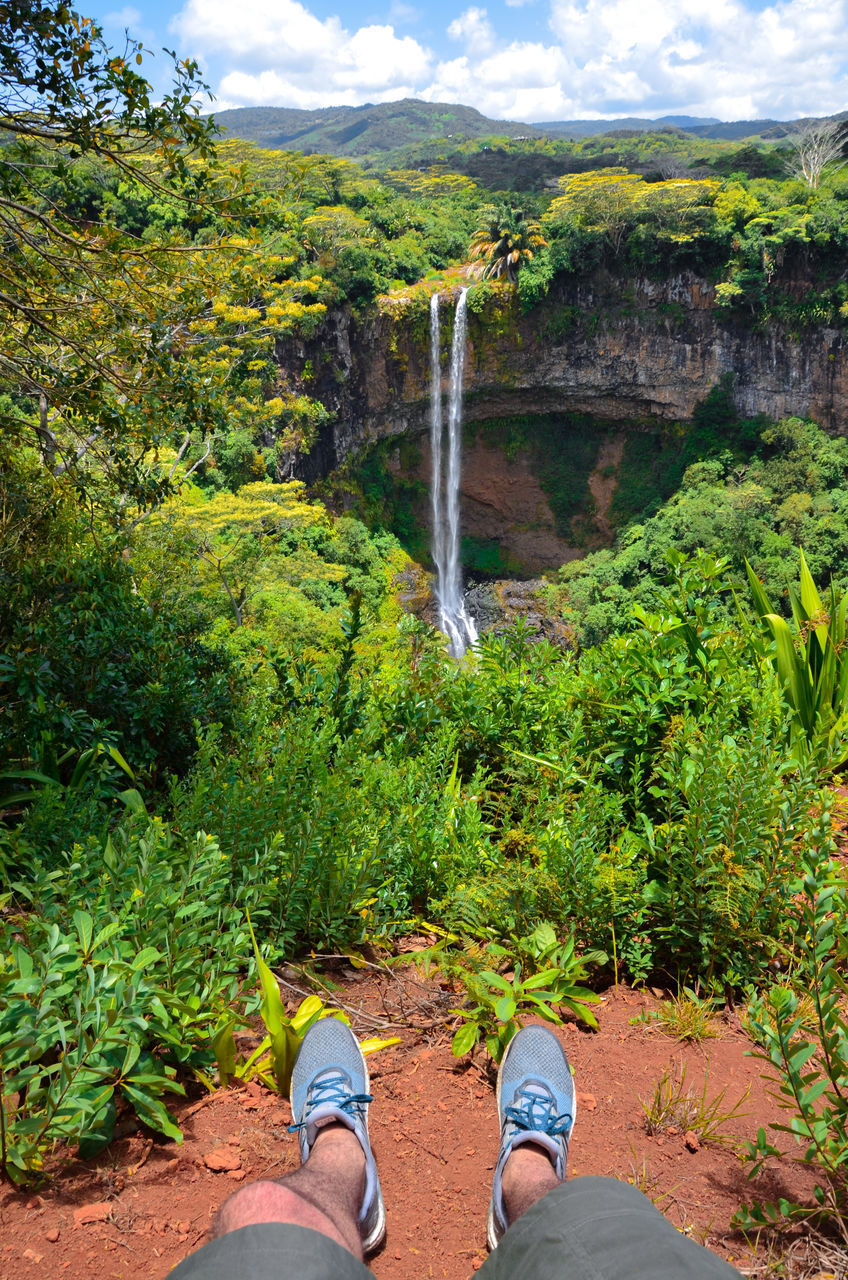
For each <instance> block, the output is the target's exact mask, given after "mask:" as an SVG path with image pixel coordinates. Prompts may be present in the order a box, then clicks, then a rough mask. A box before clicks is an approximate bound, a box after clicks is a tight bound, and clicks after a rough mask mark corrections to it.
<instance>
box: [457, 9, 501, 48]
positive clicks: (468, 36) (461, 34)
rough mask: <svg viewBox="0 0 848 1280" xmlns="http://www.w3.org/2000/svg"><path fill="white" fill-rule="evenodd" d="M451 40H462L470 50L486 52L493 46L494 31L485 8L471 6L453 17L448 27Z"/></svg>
mask: <svg viewBox="0 0 848 1280" xmlns="http://www.w3.org/2000/svg"><path fill="white" fill-rule="evenodd" d="M448 35H449V36H450V38H451V40H462V41H464V43H465V46H466V48H467V49H469V50H471V51H472V52H477V53H486V52H487V51H488V50H489V49H491V48H493V47H494V44H495V32H494V29H493V27H492V24H491V22H489V18H488V15H487V13H486V10H485V9H478V8H476V6H472V7H471V8H470V9H466V10H465V13H461V14H460V15H459V17H458V18H454V20H453V22H452V23H451V24H450V26H449V27H448Z"/></svg>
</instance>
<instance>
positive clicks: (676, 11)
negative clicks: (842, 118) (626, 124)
mask: <svg viewBox="0 0 848 1280" xmlns="http://www.w3.org/2000/svg"><path fill="white" fill-rule="evenodd" d="M551 29H552V30H553V32H554V34H555V35H556V36H557V37H558V39H559V41H560V45H561V47H562V49H563V51H564V52H565V54H566V55H567V56H568V58H569V60H570V61H572V62H573V66H574V72H575V75H576V80H575V87H576V88H577V90H578V96H579V97H580V99H581V101H582V102H583V103H584V107H585V110H586V112H587V113H591V112H592V111H593V110H594V109H595V107H596V105H597V107H598V108H606V109H607V110H609V108H612V109H613V110H615V111H616V112H619V111H625V110H627V111H634V112H635V111H640V110H641V111H643V112H646V113H648V114H660V113H662V112H666V111H688V112H692V113H694V114H710V115H718V116H722V117H724V118H726V119H727V118H734V117H735V118H740V116H742V117H745V116H747V117H756V116H762V115H773V114H778V115H788V116H791V115H803V114H805V113H811V114H812V113H816V114H825V113H827V112H831V111H837V110H840V109H843V108H844V106H845V98H846V88H848V84H846V75H847V74H848V54H847V53H846V50H848V2H846V0H776V2H775V3H772V4H770V5H768V6H767V7H766V8H765V9H762V10H760V11H759V12H757V11H756V10H753V9H751V8H748V7H747V5H746V4H744V3H743V2H742V0H613V3H609V0H552V6H551ZM607 78H608V79H607Z"/></svg>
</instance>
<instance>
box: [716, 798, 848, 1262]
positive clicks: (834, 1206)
mask: <svg viewBox="0 0 848 1280" xmlns="http://www.w3.org/2000/svg"><path fill="white" fill-rule="evenodd" d="M831 811H832V798H831V797H830V795H829V794H827V793H824V794H823V795H822V796H821V798H820V811H819V815H818V817H817V819H816V821H815V824H814V826H813V827H812V829H811V830H810V831H809V832H808V833H807V834H806V838H805V842H804V850H803V854H802V857H801V863H800V867H799V872H800V874H799V877H798V880H796V881H795V882H794V883H793V886H792V887H793V890H795V891H796V896H794V897H793V904H794V909H795V911H796V920H795V926H796V927H795V940H796V948H797V972H796V974H795V975H794V976H795V983H794V984H793V986H783V987H776V988H773V989H772V991H771V992H770V993H768V995H766V996H762V997H760V998H759V999H758V1000H756V1001H755V1002H754V1004H753V1005H752V1006H751V1008H750V1009H749V1014H748V1017H749V1026H750V1029H751V1032H752V1034H753V1036H754V1038H755V1040H756V1041H757V1043H758V1046H759V1048H758V1049H757V1051H756V1052H755V1055H754V1056H755V1057H758V1058H760V1059H762V1061H764V1062H766V1063H768V1064H769V1067H770V1068H771V1076H772V1079H773V1081H774V1082H775V1083H776V1085H777V1092H776V1094H775V1096H776V1097H777V1100H778V1102H779V1104H780V1106H781V1108H782V1109H783V1110H784V1111H785V1112H786V1113H787V1120H786V1122H785V1123H780V1124H773V1125H771V1126H770V1127H771V1129H772V1130H773V1131H775V1132H776V1133H785V1134H789V1135H790V1136H791V1137H792V1138H793V1139H794V1142H795V1144H796V1147H795V1158H796V1159H797V1160H799V1161H800V1162H801V1164H803V1165H806V1166H809V1167H811V1168H812V1169H813V1170H814V1171H815V1173H816V1176H817V1177H818V1178H820V1179H821V1181H820V1182H818V1183H817V1185H816V1187H815V1204H814V1205H801V1204H796V1203H792V1202H791V1201H788V1200H786V1199H782V1200H780V1201H779V1202H778V1203H777V1204H768V1203H767V1204H755V1205H754V1206H753V1207H752V1208H748V1209H745V1210H743V1211H742V1213H741V1214H740V1220H741V1221H742V1223H743V1225H745V1226H747V1227H755V1228H757V1227H763V1226H773V1225H775V1224H776V1223H778V1222H779V1221H780V1220H781V1218H784V1217H788V1218H790V1219H793V1220H796V1221H805V1220H810V1219H812V1220H820V1221H825V1222H827V1223H828V1224H829V1225H830V1226H831V1227H832V1228H833V1229H834V1230H835V1231H836V1233H837V1234H838V1235H839V1236H840V1237H841V1239H842V1241H843V1242H844V1243H845V1244H848V1022H846V1017H845V1003H844V1002H845V996H846V994H848V986H846V983H845V979H844V978H843V976H842V974H841V972H840V967H841V966H842V964H843V963H844V957H845V951H846V934H845V925H846V919H848V894H846V885H845V878H844V875H843V874H842V873H841V871H839V870H837V866H836V864H835V863H834V861H833V853H834V842H833V835H832V820H831ZM795 985H797V986H800V987H801V989H802V990H803V991H804V993H805V994H808V995H809V997H810V999H811V1001H812V1004H813V1008H814V1017H813V1019H812V1025H810V1020H808V1018H807V1017H806V1016H805V1011H804V1009H803V1006H802V1003H801V1000H800V998H799V994H798V991H797V990H796V989H793V987H794V986H795ZM799 1148H800V1150H798V1149H799ZM786 1154H792V1152H791V1151H790V1152H789V1153H787V1152H786V1151H785V1150H781V1149H780V1148H778V1147H777V1146H776V1145H775V1143H774V1142H772V1141H771V1140H770V1139H769V1137H768V1136H767V1135H766V1132H765V1130H764V1129H762V1128H761V1129H760V1130H759V1132H758V1134H757V1140H756V1142H754V1143H749V1144H748V1157H749V1159H750V1161H751V1162H752V1163H753V1168H752V1171H751V1176H752V1177H753V1176H754V1175H755V1174H756V1173H757V1172H758V1171H759V1170H760V1169H761V1168H762V1167H763V1165H764V1164H766V1163H767V1162H768V1161H769V1160H770V1159H772V1158H773V1157H776V1156H782V1155H786Z"/></svg>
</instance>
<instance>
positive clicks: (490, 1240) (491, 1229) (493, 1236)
mask: <svg viewBox="0 0 848 1280" xmlns="http://www.w3.org/2000/svg"><path fill="white" fill-rule="evenodd" d="M545 1030H547V1028H545ZM553 1034H554V1033H553V1032H551V1035H553ZM554 1039H555V1040H556V1036H554ZM510 1043H511V1042H510ZM557 1044H558V1045H559V1047H560V1049H562V1045H561V1044H560V1043H559V1040H557ZM508 1052H509V1045H507V1053H508ZM562 1053H563V1057H564V1058H565V1065H566V1068H567V1070H568V1072H569V1074H571V1063H570V1062H569V1061H568V1056H567V1055H566V1053H565V1050H564V1049H562ZM504 1056H506V1055H504ZM502 1067H503V1062H501V1066H500V1067H499V1068H498V1084H497V1089H496V1090H495V1098H496V1100H497V1106H498V1122H499V1123H500V1118H501V1081H502V1078H503V1071H502V1069H501V1068H502ZM571 1079H572V1086H573V1082H574V1076H573V1074H572V1075H571ZM571 1103H572V1105H571V1129H569V1131H568V1136H569V1138H571V1134H572V1131H573V1129H574V1125H575V1123H576V1120H577V1091H576V1090H575V1089H574V1088H573V1087H572V1099H571ZM507 1230H509V1228H507ZM505 1234H506V1233H505V1232H498V1224H497V1222H496V1220H495V1195H494V1188H493V1189H492V1198H491V1200H490V1201H489V1214H488V1217H487V1218H486V1244H487V1245H488V1248H489V1252H490V1253H491V1252H492V1250H493V1249H497V1247H498V1242H499V1241H500V1240H502V1239H503V1237H504V1235H505Z"/></svg>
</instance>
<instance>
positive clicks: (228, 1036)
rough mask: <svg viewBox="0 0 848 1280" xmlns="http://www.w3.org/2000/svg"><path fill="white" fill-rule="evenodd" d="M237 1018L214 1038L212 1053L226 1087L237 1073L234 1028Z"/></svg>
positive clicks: (221, 1029) (225, 1024)
mask: <svg viewBox="0 0 848 1280" xmlns="http://www.w3.org/2000/svg"><path fill="white" fill-rule="evenodd" d="M235 1025H236V1020H235V1018H231V1019H229V1020H228V1021H227V1022H225V1023H224V1024H223V1025H222V1026H220V1027H218V1029H217V1031H216V1032H215V1033H214V1035H213V1036H212V1052H213V1053H214V1054H215V1062H216V1064H217V1066H218V1079H219V1080H220V1082H221V1084H222V1085H224V1086H225V1087H226V1086H227V1085H228V1084H229V1083H230V1081H231V1080H232V1078H233V1076H234V1075H235V1073H236V1038H235V1035H234V1033H233V1028H234V1027H235Z"/></svg>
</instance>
